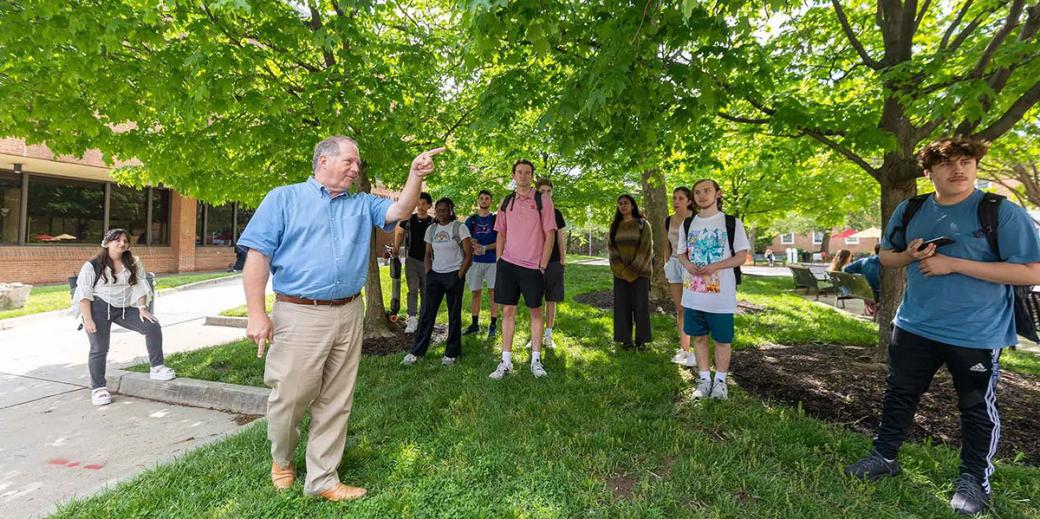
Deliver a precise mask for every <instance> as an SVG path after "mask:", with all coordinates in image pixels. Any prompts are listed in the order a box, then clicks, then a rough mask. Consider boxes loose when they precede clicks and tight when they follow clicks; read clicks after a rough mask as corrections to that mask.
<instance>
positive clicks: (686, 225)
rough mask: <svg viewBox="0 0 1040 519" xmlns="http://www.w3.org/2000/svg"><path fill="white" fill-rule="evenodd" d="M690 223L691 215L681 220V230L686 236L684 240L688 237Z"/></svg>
mask: <svg viewBox="0 0 1040 519" xmlns="http://www.w3.org/2000/svg"><path fill="white" fill-rule="evenodd" d="M691 225H693V217H692V216H691V217H689V218H687V219H685V220H683V223H682V229H683V232H684V233H685V234H686V236H685V238H684V239H686V240H689V239H690V226H691Z"/></svg>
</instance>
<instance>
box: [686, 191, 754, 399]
mask: <svg viewBox="0 0 1040 519" xmlns="http://www.w3.org/2000/svg"><path fill="white" fill-rule="evenodd" d="M693 201H694V204H695V205H696V208H697V216H694V217H693V222H691V223H690V228H689V232H687V233H686V236H685V239H683V240H680V241H679V243H678V246H677V247H676V248H677V251H676V252H677V253H678V254H679V261H680V262H682V265H683V268H684V269H685V270H686V272H685V274H684V276H683V294H682V306H683V312H684V316H683V320H684V322H683V327H684V329H685V330H684V331H685V332H686V334H687V335H689V336H691V337H692V338H693V349H694V352H695V354H696V356H697V369H698V374H699V380H698V382H697V388H696V389H695V390H694V392H693V397H694V398H695V399H700V398H704V397H706V396H709V395H710V396H711V398H719V399H725V398H727V397H728V396H729V390H728V388H727V386H726V374H727V373H728V372H729V361H730V356H731V354H732V348H731V345H732V343H733V314H734V313H736V311H737V275H736V272H735V271H734V269H735V268H739V267H740V265H743V264H744V260H745V259H746V258H747V252H748V250H750V249H751V244H750V243H748V237H747V233H745V232H744V224H743V223H741V222H740V220H738V219H737V218H735V217H732V216H728V215H726V214H724V213H723V212H722V190H721V189H719V185H718V183H717V182H715V181H714V180H708V179H706V180H700V181H698V182H697V183H696V184H694V185H693ZM727 220H731V224H730V225H729V226H727ZM727 227H731V228H732V231H733V237H732V241H731V240H730V236H729V232H728V229H727ZM731 244H732V245H731ZM709 334H710V335H711V338H712V339H713V340H714V341H715V380H714V383H713V382H712V378H711V371H710V370H711V359H710V358H709V357H708V335H709Z"/></svg>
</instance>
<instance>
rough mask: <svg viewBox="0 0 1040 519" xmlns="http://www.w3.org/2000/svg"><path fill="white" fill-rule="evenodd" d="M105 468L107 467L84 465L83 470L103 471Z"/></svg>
mask: <svg viewBox="0 0 1040 519" xmlns="http://www.w3.org/2000/svg"><path fill="white" fill-rule="evenodd" d="M104 467H105V466H104V465H84V466H83V468H85V469H87V470H101V469H102V468H104Z"/></svg>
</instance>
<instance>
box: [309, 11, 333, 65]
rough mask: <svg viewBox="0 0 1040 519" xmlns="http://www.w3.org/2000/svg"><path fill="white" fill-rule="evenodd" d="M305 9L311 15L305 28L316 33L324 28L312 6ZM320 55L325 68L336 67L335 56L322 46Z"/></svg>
mask: <svg viewBox="0 0 1040 519" xmlns="http://www.w3.org/2000/svg"><path fill="white" fill-rule="evenodd" d="M307 9H308V10H309V11H310V13H311V19H310V20H308V21H307V26H308V27H310V28H311V30H312V31H314V32H318V31H319V30H321V28H322V27H323V26H324V24H323V23H322V21H321V13H319V12H318V9H317V8H316V7H314V6H313V5H309V6H307ZM321 55H322V56H323V57H324V58H325V68H332V67H334V66H336V56H334V55H333V54H332V51H330V50H328V49H326V48H325V47H324V46H323V47H322V48H321Z"/></svg>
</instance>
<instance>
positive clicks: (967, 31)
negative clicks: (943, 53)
mask: <svg viewBox="0 0 1040 519" xmlns="http://www.w3.org/2000/svg"><path fill="white" fill-rule="evenodd" d="M1001 7H1003V4H1001V5H998V6H995V7H993V8H992V9H990V10H988V11H983V12H981V13H979V14H978V15H976V16H975V18H973V19H972V20H971V22H970V23H968V25H967V26H966V27H965V28H964V30H962V31H961V32H960V33H959V34H958V35H957V37H956V38H954V39H953V42H952V43H950V47H949V48H948V49H947V52H949V53H951V54H952V53H954V52H956V51H957V49H959V48H960V46H961V45H962V44H963V43H964V42H965V40H967V39H968V36H971V33H973V32H975V29H977V28H978V27H979V25H981V24H982V21H983V20H984V19H986V17H987V16H989V15H990V14H993V13H994V12H995V11H996V10H997V9H1000V8H1001Z"/></svg>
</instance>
